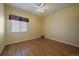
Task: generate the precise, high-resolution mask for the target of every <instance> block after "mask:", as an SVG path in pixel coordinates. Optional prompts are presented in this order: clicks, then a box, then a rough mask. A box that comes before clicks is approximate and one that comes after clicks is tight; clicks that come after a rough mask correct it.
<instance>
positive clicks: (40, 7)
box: [34, 3, 48, 13]
mask: <svg viewBox="0 0 79 59" xmlns="http://www.w3.org/2000/svg"><path fill="white" fill-rule="evenodd" d="M34 7H36V8H37V9H36V10H35V11H36V12H41V13H43V12H44V11H45V10H47V9H48V8H47V6H46V3H40V4H39V5H35V6H34Z"/></svg>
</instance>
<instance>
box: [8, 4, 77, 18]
mask: <svg viewBox="0 0 79 59" xmlns="http://www.w3.org/2000/svg"><path fill="white" fill-rule="evenodd" d="M8 5H10V6H13V7H15V8H19V9H21V10H24V11H27V12H31V13H33V14H35V15H39V16H47V15H49V14H51V13H54V12H56V11H59V10H61V9H63V8H66V7H69V6H72V5H75V4H72V3H46V5H45V6H46V7H48V9H47V10H45V11H44V12H43V13H41V12H40V13H39V12H35V10H37V8H36V7H35V6H39V5H40V3H8Z"/></svg>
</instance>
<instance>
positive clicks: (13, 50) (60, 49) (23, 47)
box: [2, 38, 79, 56]
mask: <svg viewBox="0 0 79 59" xmlns="http://www.w3.org/2000/svg"><path fill="white" fill-rule="evenodd" d="M72 55H79V48H77V47H74V46H71V45H68V44H64V43H60V42H57V41H54V40H50V39H46V38H43V39H42V38H38V39H33V40H28V41H24V42H19V43H15V44H10V45H7V46H6V47H5V49H4V51H3V53H2V56H72Z"/></svg>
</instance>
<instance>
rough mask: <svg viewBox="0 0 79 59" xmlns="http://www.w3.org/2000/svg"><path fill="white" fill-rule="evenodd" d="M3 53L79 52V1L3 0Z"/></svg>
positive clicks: (0, 35)
mask: <svg viewBox="0 0 79 59" xmlns="http://www.w3.org/2000/svg"><path fill="white" fill-rule="evenodd" d="M0 56H79V3H0Z"/></svg>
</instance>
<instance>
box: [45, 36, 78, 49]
mask: <svg viewBox="0 0 79 59" xmlns="http://www.w3.org/2000/svg"><path fill="white" fill-rule="evenodd" d="M45 38H47V39H51V40H54V38H50V37H46V36H45ZM54 41H58V42H61V43H65V44H68V45H72V46H75V47H78V48H79V45H76V44H71V43H68V42H64V41H60V40H54Z"/></svg>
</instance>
